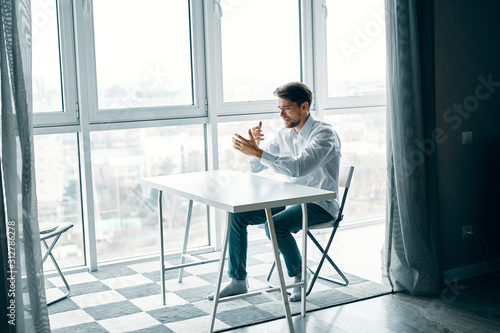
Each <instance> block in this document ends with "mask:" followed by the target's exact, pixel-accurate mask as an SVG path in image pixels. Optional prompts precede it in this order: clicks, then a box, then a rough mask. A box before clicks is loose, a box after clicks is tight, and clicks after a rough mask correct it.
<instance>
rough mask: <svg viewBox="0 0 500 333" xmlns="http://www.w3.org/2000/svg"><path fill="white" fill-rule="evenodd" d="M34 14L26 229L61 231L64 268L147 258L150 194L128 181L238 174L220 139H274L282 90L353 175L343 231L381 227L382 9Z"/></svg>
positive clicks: (155, 1)
mask: <svg viewBox="0 0 500 333" xmlns="http://www.w3.org/2000/svg"><path fill="white" fill-rule="evenodd" d="M31 4H32V43H33V54H32V60H33V71H32V79H33V80H32V81H33V110H34V125H35V131H34V132H35V134H36V135H35V154H36V161H35V162H36V163H35V168H36V173H37V175H36V179H37V194H38V203H39V220H40V222H41V223H43V222H56V223H57V222H64V221H72V222H73V223H74V225H75V226H74V227H73V229H71V230H70V232H68V233H65V235H64V236H63V238H61V240H60V241H59V244H58V246H57V251H58V253H57V255H58V257H59V258H60V259H58V260H61V261H60V262H61V263H62V266H63V267H69V266H81V265H88V267H90V268H92V269H95V268H97V267H98V263H99V264H101V263H103V262H109V261H115V260H123V259H127V258H131V257H140V256H149V255H152V254H157V251H158V248H159V246H158V241H159V237H158V211H157V209H158V203H157V200H158V198H157V197H158V192H157V191H154V190H151V189H150V188H147V187H145V186H144V187H143V186H141V185H140V184H139V179H140V178H142V177H148V176H155V175H161V174H175V173H183V172H190V171H202V170H207V169H216V168H220V169H232V170H238V171H244V172H249V170H248V166H247V161H246V157H245V156H243V155H242V154H240V153H239V152H237V151H235V150H234V149H233V148H232V145H231V138H232V136H233V134H234V133H240V134H243V135H245V136H247V131H248V129H249V128H250V127H252V126H254V125H256V124H257V123H258V121H260V120H262V122H263V129H264V132H265V135H266V140H270V139H271V138H272V137H273V135H274V134H275V133H276V132H277V131H278V130H279V129H280V128H281V127H282V126H283V122H282V120H281V119H280V118H279V114H278V112H277V111H276V105H277V104H276V103H277V101H276V97H275V96H274V95H273V91H274V90H275V89H276V88H277V87H278V86H280V85H282V84H284V83H287V82H290V81H302V82H305V83H307V84H308V85H309V86H310V87H311V88H312V89H313V92H314V102H313V103H312V107H313V109H312V112H313V114H314V116H315V117H316V118H317V119H323V120H325V121H327V122H330V123H332V124H333V126H334V127H335V128H336V130H337V132H338V133H339V136H340V138H341V141H342V154H343V157H342V164H353V165H354V166H355V167H356V171H355V175H354V181H353V185H352V190H351V193H350V200H349V203H348V207H347V211H346V219H347V221H348V222H353V221H363V220H375V219H379V220H380V218H381V217H382V216H383V215H384V202H385V121H384V119H385V107H384V103H385V102H384V98H383V95H384V94H385V84H384V82H385V38H384V37H385V33H384V31H385V28H384V1H383V0H352V1H341V0H326V1H316V0H272V1H267V0H251V1H250V0H246V1H232V0H221V1H213V0H203V1H202V0H169V1H163V0H144V1H141V2H139V1H133V0H88V1H70V0H32V2H31ZM261 175H263V176H266V177H273V178H278V179H284V177H283V176H280V175H277V174H275V173H273V172H271V171H269V170H268V171H265V172H263V173H261ZM163 200H164V201H163V204H164V205H163V207H164V224H165V227H166V230H165V236H166V240H165V246H166V251H167V252H168V251H174V250H175V251H178V250H179V249H180V247H181V243H182V237H183V228H184V222H185V219H186V211H187V205H188V202H187V201H186V200H183V199H181V198H176V197H175V196H168V195H165V196H164V199H163ZM193 209H194V210H193V215H192V220H193V222H192V228H191V234H190V241H189V245H190V247H200V246H201V247H205V246H206V245H208V246H213V247H214V248H217V247H218V246H219V243H220V242H217V240H220V235H217V234H215V232H216V231H217V230H221V229H223V226H221V225H217V224H216V223H221V221H219V220H218V217H219V215H218V214H213V212H212V211H211V210H209V209H207V207H206V206H204V205H199V204H195V205H194V207H193ZM209 216H210V217H214V218H213V219H212V218H210V219H209ZM214 223H215V224H216V225H212V224H214ZM254 232H255V235H256V236H257V237H262V235H263V233H262V232H261V230H256V231H251V233H254ZM84 244H85V247H84Z"/></svg>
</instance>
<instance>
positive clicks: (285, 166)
mask: <svg viewBox="0 0 500 333" xmlns="http://www.w3.org/2000/svg"><path fill="white" fill-rule="evenodd" d="M337 154H340V142H339V140H338V137H337V135H336V133H335V132H334V131H333V130H332V129H329V128H324V129H322V130H320V131H319V132H318V133H316V134H314V135H313V138H312V139H311V140H309V142H308V143H307V144H306V146H305V147H304V149H303V150H302V151H301V152H300V153H299V155H298V156H280V155H279V153H278V154H274V153H272V152H270V151H268V152H266V153H265V154H262V157H261V160H260V164H262V165H263V166H265V167H267V168H270V169H272V170H274V171H275V172H277V173H280V174H283V175H286V176H289V177H302V176H305V175H307V174H309V173H310V172H312V171H314V170H316V169H318V168H320V167H322V166H323V165H325V163H327V162H328V161H330V160H331V159H332V158H333V157H334V156H335V155H337Z"/></svg>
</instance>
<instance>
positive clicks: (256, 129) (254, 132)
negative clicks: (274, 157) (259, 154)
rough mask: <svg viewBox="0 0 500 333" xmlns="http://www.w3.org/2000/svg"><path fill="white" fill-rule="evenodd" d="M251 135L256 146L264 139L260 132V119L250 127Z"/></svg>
mask: <svg viewBox="0 0 500 333" xmlns="http://www.w3.org/2000/svg"><path fill="white" fill-rule="evenodd" d="M252 135H253V137H254V139H255V143H256V144H257V146H258V145H259V144H260V142H261V141H262V140H264V134H263V133H262V121H259V125H258V126H255V127H252Z"/></svg>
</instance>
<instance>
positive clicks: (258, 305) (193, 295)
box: [45, 244, 389, 333]
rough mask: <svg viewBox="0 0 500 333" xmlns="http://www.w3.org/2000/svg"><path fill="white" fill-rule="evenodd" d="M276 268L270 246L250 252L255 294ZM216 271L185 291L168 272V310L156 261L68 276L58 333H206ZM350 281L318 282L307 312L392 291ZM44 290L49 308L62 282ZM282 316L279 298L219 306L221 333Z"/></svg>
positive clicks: (52, 311) (189, 272) (56, 315)
mask: <svg viewBox="0 0 500 333" xmlns="http://www.w3.org/2000/svg"><path fill="white" fill-rule="evenodd" d="M219 256H220V254H219V253H209V254H205V255H199V257H200V258H202V259H212V258H218V257H219ZM271 262H272V252H271V247H270V246H269V245H268V244H258V245H254V246H252V247H251V248H250V249H249V258H248V261H247V271H248V274H249V279H248V281H249V285H250V290H256V289H261V288H265V287H266V286H267V285H266V284H265V278H266V275H267V273H268V271H269V268H270V264H271ZM177 263H178V259H172V260H168V261H167V262H166V266H167V267H168V266H169V265H174V264H177ZM325 267H326V266H325ZM217 270H218V263H211V264H205V265H199V266H193V267H188V268H185V274H184V278H183V282H182V283H179V282H178V281H177V276H178V270H172V271H167V272H166V274H165V276H166V289H167V294H166V298H167V305H162V299H161V290H160V273H159V262H158V261H157V260H155V261H150V262H145V263H140V264H131V265H127V266H121V267H114V268H106V269H100V270H99V271H97V272H84V273H75V274H65V276H66V279H67V281H68V283H69V285H70V287H71V294H70V296H69V297H68V298H67V299H64V300H62V301H60V302H57V303H54V304H52V305H50V306H49V308H48V309H49V319H50V326H51V330H52V332H57V333H60V332H71V333H76V332H120V333H121V332H148V333H149V332H176V333H177V332H189V333H194V332H207V331H208V327H209V322H210V314H211V312H212V306H213V302H211V301H208V300H207V295H209V294H210V293H212V292H213V291H214V290H215V285H214V282H215V281H216V276H217ZM225 271H226V272H227V265H226V269H225ZM224 275H225V276H224V281H223V282H227V280H228V278H227V273H225V274H224ZM275 275H276V274H275ZM347 276H348V278H349V280H350V284H349V286H347V287H342V286H338V285H335V284H331V283H328V282H324V281H320V280H318V281H319V282H317V284H316V285H315V287H314V290H313V292H312V293H311V294H310V295H309V297H308V299H307V300H308V301H307V311H310V310H314V309H318V308H321V307H326V306H332V305H335V304H341V303H346V302H349V301H353V300H357V299H359V298H363V297H370V296H374V295H376V294H383V293H387V292H388V291H389V290H388V288H387V287H386V286H382V285H380V284H377V283H375V282H372V281H368V280H364V279H362V278H359V277H357V276H354V275H349V274H347ZM45 283H46V293H47V299H48V300H50V299H53V298H55V297H57V296H59V295H62V294H63V293H64V291H65V287H64V285H63V283H62V281H61V279H60V278H59V277H58V276H56V277H49V278H46V280H45ZM291 310H292V313H299V312H300V303H291ZM283 316H284V312H283V306H282V303H281V300H280V294H279V293H270V294H268V295H258V296H252V297H247V298H244V299H239V300H235V301H231V302H224V303H221V304H219V306H218V311H217V317H216V322H215V329H216V330H225V329H230V328H232V327H238V326H243V325H248V324H252V323H258V322H262V321H265V320H271V319H273V318H279V317H283Z"/></svg>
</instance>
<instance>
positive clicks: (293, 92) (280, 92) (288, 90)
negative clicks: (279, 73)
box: [274, 82, 312, 110]
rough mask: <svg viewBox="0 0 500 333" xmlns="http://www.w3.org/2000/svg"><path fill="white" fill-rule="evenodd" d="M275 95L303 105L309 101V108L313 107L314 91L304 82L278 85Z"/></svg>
mask: <svg viewBox="0 0 500 333" xmlns="http://www.w3.org/2000/svg"><path fill="white" fill-rule="evenodd" d="M274 95H275V96H277V97H280V98H286V99H289V100H291V101H292V102H294V103H296V104H297V106H301V105H302V104H303V103H304V102H307V103H308V107H307V110H310V109H311V101H312V91H311V89H309V87H308V86H306V85H305V84H303V83H302V82H290V83H287V84H284V85H282V86H281V87H278V88H277V89H276V90H275V91H274Z"/></svg>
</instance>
